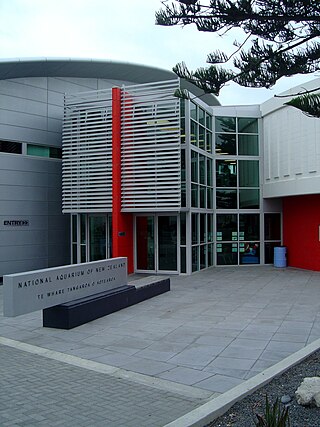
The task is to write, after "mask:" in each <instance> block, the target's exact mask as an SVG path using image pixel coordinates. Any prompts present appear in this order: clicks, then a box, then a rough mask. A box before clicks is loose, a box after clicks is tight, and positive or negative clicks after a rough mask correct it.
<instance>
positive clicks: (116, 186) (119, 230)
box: [112, 87, 134, 273]
mask: <svg viewBox="0 0 320 427" xmlns="http://www.w3.org/2000/svg"><path fill="white" fill-rule="evenodd" d="M112 255H113V257H127V258H128V273H133V270H134V267H133V215H132V214H130V213H123V212H121V89H120V88H117V87H115V88H112Z"/></svg>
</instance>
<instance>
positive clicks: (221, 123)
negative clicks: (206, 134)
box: [215, 117, 236, 132]
mask: <svg viewBox="0 0 320 427" xmlns="http://www.w3.org/2000/svg"><path fill="white" fill-rule="evenodd" d="M215 123H216V132H235V131H236V118H235V117H216V120H215Z"/></svg>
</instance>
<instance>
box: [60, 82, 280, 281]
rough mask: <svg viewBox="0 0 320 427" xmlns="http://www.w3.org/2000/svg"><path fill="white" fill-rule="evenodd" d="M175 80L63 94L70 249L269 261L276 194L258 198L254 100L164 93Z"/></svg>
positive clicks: (80, 255)
mask: <svg viewBox="0 0 320 427" xmlns="http://www.w3.org/2000/svg"><path fill="white" fill-rule="evenodd" d="M179 87H180V82H179V80H169V81H164V82H155V83H152V84H150V83H149V84H142V85H133V86H132V85H123V86H122V87H120V88H113V89H112V90H105V91H94V92H87V93H80V94H77V95H72V96H66V102H65V120H64V129H63V147H64V156H63V158H64V160H63V206H64V212H65V213H69V214H71V218H72V236H73V237H72V259H73V262H84V261H91V260H95V259H98V258H99V257H104V256H105V255H106V256H127V257H128V260H129V271H130V272H133V271H135V272H149V273H156V274H157V273H170V274H191V273H193V272H195V271H199V270H202V269H205V268H208V267H212V266H223V265H250V264H252V265H259V264H265V263H267V264H268V263H272V262H273V248H274V247H275V246H279V245H281V239H282V236H281V203H280V202H279V200H264V199H263V191H262V184H263V164H262V138H261V134H262V119H261V111H260V108H259V106H250V107H247V106H245V107H221V106H212V105H208V104H206V103H205V102H203V101H201V98H199V97H197V96H194V95H193V94H192V93H191V94H190V99H188V100H180V99H179V98H177V97H175V96H174V92H175V90H177V89H179Z"/></svg>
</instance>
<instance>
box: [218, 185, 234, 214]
mask: <svg viewBox="0 0 320 427" xmlns="http://www.w3.org/2000/svg"><path fill="white" fill-rule="evenodd" d="M216 195H217V209H237V190H217V191H216Z"/></svg>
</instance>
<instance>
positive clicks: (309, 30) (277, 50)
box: [156, 0, 320, 95]
mask: <svg viewBox="0 0 320 427" xmlns="http://www.w3.org/2000/svg"><path fill="white" fill-rule="evenodd" d="M162 4H163V8H162V9H161V10H160V11H158V12H157V13H156V23H157V24H158V25H165V26H175V25H181V26H185V25H190V24H194V25H196V27H197V29H198V30H199V31H206V32H212V33H216V34H218V35H224V34H225V33H227V32H228V31H230V30H231V29H233V28H240V29H241V30H242V33H243V40H242V41H241V42H235V48H234V52H233V53H232V54H231V55H227V54H226V53H225V52H221V51H220V50H216V51H214V52H212V53H210V54H209V55H208V57H207V63H209V64H210V65H209V66H208V67H203V68H199V69H197V70H195V71H190V70H189V69H188V68H187V66H186V65H185V64H184V63H180V64H177V65H176V66H175V67H174V68H173V71H174V72H175V73H176V74H177V75H178V76H179V77H182V78H184V79H186V80H188V81H189V82H191V83H193V84H195V85H196V86H198V87H200V88H201V89H203V90H204V92H206V93H213V94H215V95H219V92H220V90H221V88H222V87H223V86H225V85H226V84H227V83H228V82H231V81H234V82H235V83H238V84H239V85H241V86H245V87H257V88H261V87H263V88H271V87H272V86H273V85H274V84H275V83H276V82H277V80H278V79H280V78H281V77H284V76H293V75H295V74H308V73H313V72H315V71H318V70H319V69H320V43H319V41H318V38H319V36H320V0H207V1H206V0H176V1H174V2H171V1H169V0H163V1H162Z"/></svg>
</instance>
